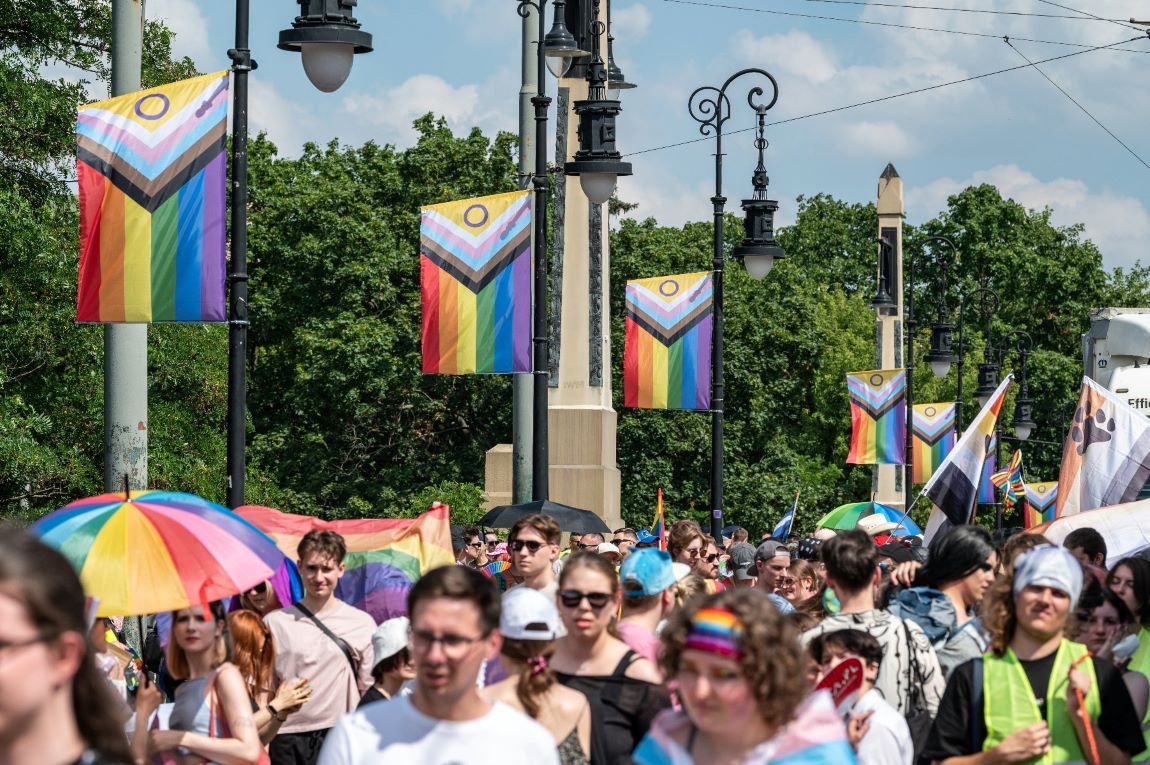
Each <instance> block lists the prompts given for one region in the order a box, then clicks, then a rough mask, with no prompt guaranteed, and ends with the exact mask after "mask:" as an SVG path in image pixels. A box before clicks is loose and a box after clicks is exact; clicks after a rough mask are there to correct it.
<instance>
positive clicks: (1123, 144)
mask: <svg viewBox="0 0 1150 765" xmlns="http://www.w3.org/2000/svg"><path fill="white" fill-rule="evenodd" d="M1002 40H1003V42H1005V43H1006V44H1007V45H1008V46H1009V47H1010V49H1011V50H1012V51H1014V52H1015V53H1017V54H1018V55H1019V56H1021V57H1022V60H1023V61H1025V62H1026V64H1027V66H1031V67H1033V68H1034V71H1036V72H1038V73H1039V74H1041V75H1042V76H1043V77H1044V78H1045V79H1046V81H1047V82H1049V83H1050V84H1051V85H1053V86H1054V87H1055V88H1057V89H1058V92H1059V93H1061V94H1062V95H1064V96H1066V97H1067V98H1068V99H1070V103H1072V104H1074V105H1075V106H1077V107H1078V108H1079V109H1080V110H1082V113H1083V114H1085V115H1086V116H1087V117H1089V118H1090V119H1091V120H1093V121H1094V124H1095V125H1097V126H1098V127H1100V128H1102V129H1103V130H1105V131H1106V134H1107V135H1109V136H1110V137H1111V138H1113V139H1114V140H1115V141H1117V142H1118V144H1119V145H1120V146H1121V147H1122V148H1123V149H1125V150H1126V151H1128V152H1129V153H1130V156H1132V157H1134V159H1136V160H1138V161H1139V162H1141V163H1142V166H1143V167H1145V168H1146V169H1147V170H1150V164H1147V162H1146V160H1144V159H1142V157H1140V156H1138V153H1137V152H1136V151H1134V150H1133V149H1131V148H1130V147H1129V146H1127V145H1126V142H1125V141H1123V140H1122V139H1121V138H1119V137H1118V136H1117V135H1115V133H1114V131H1113V130H1111V129H1110V128H1108V127H1106V126H1105V125H1103V124H1102V122H1101V121H1100V120H1099V119H1098V118H1097V117H1095V116H1094V115H1093V114H1091V113H1090V111H1089V110H1088V109H1087V108H1086V107H1085V106H1083V105H1082V104H1080V103H1078V101H1077V100H1075V98H1074V96H1072V95H1070V94H1069V93H1067V92H1066V90H1065V88H1063V87H1062V86H1061V85H1059V84H1058V83H1057V82H1055V81H1054V80H1053V79H1051V78H1050V75H1048V74H1047V73H1046V72H1044V71H1042V70H1041V69H1039V68H1038V64H1039V63H1045V62H1037V63H1036V62H1034V61H1031V60H1030V59H1029V58H1027V57H1026V54H1025V53H1023V52H1022V51H1020V50H1019V49H1018V48H1016V47H1015V46H1014V43H1012V42H1011V41H1010V38H1009V37H1003V38H1002Z"/></svg>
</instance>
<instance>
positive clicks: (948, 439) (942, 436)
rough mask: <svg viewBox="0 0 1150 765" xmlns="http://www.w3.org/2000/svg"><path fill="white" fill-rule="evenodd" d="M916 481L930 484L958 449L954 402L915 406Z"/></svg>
mask: <svg viewBox="0 0 1150 765" xmlns="http://www.w3.org/2000/svg"><path fill="white" fill-rule="evenodd" d="M913 424H914V438H913V439H912V441H911V444H912V446H913V449H914V455H913V456H914V466H913V469H912V471H913V475H912V480H913V481H914V482H915V483H926V482H927V481H928V480H930V477H931V475H933V474H934V471H935V470H937V469H938V466H939V465H941V464H942V461H943V460H944V459H946V455H948V454H950V450H951V449H953V448H954V441H955V438H956V432H955V427H954V402H952V401H951V402H946V403H941V404H915V405H914V423H913Z"/></svg>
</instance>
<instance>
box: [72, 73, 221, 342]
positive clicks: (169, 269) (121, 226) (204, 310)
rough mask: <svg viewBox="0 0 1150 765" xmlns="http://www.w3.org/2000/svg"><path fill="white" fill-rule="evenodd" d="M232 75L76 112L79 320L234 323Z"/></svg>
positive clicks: (165, 87)
mask: <svg viewBox="0 0 1150 765" xmlns="http://www.w3.org/2000/svg"><path fill="white" fill-rule="evenodd" d="M227 117H228V73H227V72H226V71H224V72H215V73H213V74H206V75H204V76H202V77H193V78H192V79H190V80H181V81H179V82H173V83H171V84H170V85H163V86H161V87H158V88H151V89H150V90H141V91H137V92H135V93H129V94H128V95H124V96H117V97H116V98H111V99H108V100H106V101H99V102H97V103H93V104H88V105H87V106H83V107H81V108H80V109H79V111H78V113H77V115H76V171H77V182H78V186H79V192H80V280H79V288H78V290H77V299H76V321H79V322H163V321H203V322H208V321H223V320H224V319H225V316H226V313H225V307H224V254H225V246H224V235H225V231H226V228H225V222H224V212H225V209H226V203H225V197H224V195H225V188H226V178H225V176H226V174H227V168H226V163H225V158H224V146H225V143H226V140H227Z"/></svg>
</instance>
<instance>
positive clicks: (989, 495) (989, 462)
mask: <svg viewBox="0 0 1150 765" xmlns="http://www.w3.org/2000/svg"><path fill="white" fill-rule="evenodd" d="M996 472H998V434H997V433H994V434H992V435H991V436H990V446H988V447H987V452H986V461H985V462H983V463H982V476H981V477H980V478H979V479H978V504H980V505H993V504H994V500H995V496H994V481H992V480H991V477H992V476H993V475H994V474H995V473H996Z"/></svg>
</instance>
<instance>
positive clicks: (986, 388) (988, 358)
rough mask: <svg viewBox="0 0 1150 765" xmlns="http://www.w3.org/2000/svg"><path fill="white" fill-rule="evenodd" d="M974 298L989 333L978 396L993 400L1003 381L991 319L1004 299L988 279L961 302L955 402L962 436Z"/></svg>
mask: <svg viewBox="0 0 1150 765" xmlns="http://www.w3.org/2000/svg"><path fill="white" fill-rule="evenodd" d="M972 298H977V299H978V305H979V313H980V314H981V316H982V318H983V320H984V323H985V333H986V338H985V340H986V343H985V350H984V352H983V360H982V363H981V364H979V365H978V389H977V390H976V391H975V397H981V396H985V397H986V398H987V399H989V397H990V396H991V395H993V394H994V391H995V389H997V388H998V383H999V367H998V364H996V363H994V348H993V347H992V346H991V344H990V322H991V318H992V317H993V316H994V313H995V312H996V311H997V310H998V307H999V304H1000V302H1001V301H999V299H998V293H997V292H995V291H994V290H993V289H991V288H990V285H989V283H987V282H985V281H984V282H983V283H982V284H980V285H979V286H977V287H975V288H974V289H971V290H968V291H967V292H964V293H962V297H961V298H959V301H958V395H957V396H956V397H955V401H954V423H955V432H956V433H957V435H962V431H963V427H962V410H963V406H964V402H963V399H962V387H963V380H962V377H963V369H964V368H965V364H966V339H965V334H966V306H967V303H968V302H969V301H970V300H971V299H972ZM980 403H982V400H980Z"/></svg>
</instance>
